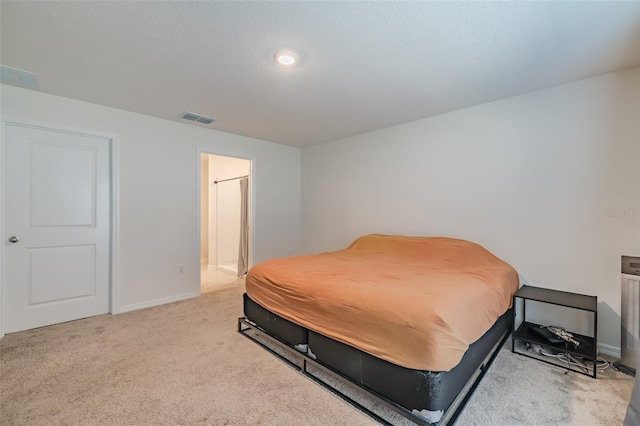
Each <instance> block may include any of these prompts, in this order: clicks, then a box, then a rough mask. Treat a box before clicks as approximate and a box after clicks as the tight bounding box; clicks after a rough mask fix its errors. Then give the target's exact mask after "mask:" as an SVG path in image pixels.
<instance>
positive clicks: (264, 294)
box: [246, 235, 518, 371]
mask: <svg viewBox="0 0 640 426" xmlns="http://www.w3.org/2000/svg"><path fill="white" fill-rule="evenodd" d="M246 288H247V294H248V295H249V297H251V299H253V300H254V301H255V302H257V303H258V304H260V305H262V306H263V307H265V308H267V309H269V310H270V311H272V312H274V313H276V314H278V315H280V316H282V317H283V318H286V319H288V320H290V321H292V322H294V323H296V324H299V325H301V326H303V327H306V328H308V329H310V330H314V331H316V332H318V333H320V334H323V335H325V336H327V337H330V338H332V339H335V340H338V341H340V342H342V343H345V344H348V345H351V346H354V347H356V348H358V349H360V350H362V351H364V352H367V353H369V354H371V355H374V356H376V357H379V358H382V359H384V360H387V361H389V362H392V363H394V364H397V365H400V366H403V367H406V368H412V369H417V370H429V371H448V370H450V369H451V368H453V367H454V366H455V365H457V364H458V362H459V361H460V359H461V358H462V356H463V355H464V353H465V351H466V350H467V348H468V346H469V344H471V343H473V342H474V341H476V340H477V339H479V338H480V337H481V336H482V335H483V334H484V333H485V332H486V331H487V330H489V328H490V327H491V326H492V325H493V323H494V322H495V321H496V320H497V319H498V317H500V316H501V315H502V314H504V313H505V312H506V311H507V310H508V309H509V307H510V306H511V303H512V298H513V294H514V293H515V292H516V291H517V289H518V274H517V273H516V271H515V270H514V269H513V268H512V267H511V266H510V265H509V264H507V263H505V262H504V261H502V260H500V259H498V258H497V257H496V256H494V255H493V254H491V253H490V252H489V251H487V250H486V249H484V248H483V247H482V246H480V245H478V244H474V243H471V242H469V241H464V240H458V239H453V238H445V237H407V236H392V235H391V236H390V235H366V236H363V237H360V238H358V239H357V240H355V241H354V242H353V243H352V244H351V245H350V246H349V247H348V248H346V249H344V250H338V251H334V252H327V253H320V254H315V255H308V256H293V257H287V258H279V259H272V260H268V261H265V262H262V263H260V264H258V265H256V266H254V267H253V268H251V270H250V271H249V273H248V274H247V278H246Z"/></svg>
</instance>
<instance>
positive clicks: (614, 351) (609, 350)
mask: <svg viewBox="0 0 640 426" xmlns="http://www.w3.org/2000/svg"><path fill="white" fill-rule="evenodd" d="M598 348H600V352H601V353H602V354H604V355H609V356H612V357H614V358H618V359H619V358H620V348H619V347H617V346H611V345H605V344H603V343H598Z"/></svg>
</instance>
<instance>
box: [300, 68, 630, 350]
mask: <svg viewBox="0 0 640 426" xmlns="http://www.w3.org/2000/svg"><path fill="white" fill-rule="evenodd" d="M639 105H640V72H639V69H638V68H635V69H632V70H627V71H624V72H619V73H612V74H607V75H603V76H600V77H596V78H591V79H587V80H583V81H579V82H575V83H571V84H567V85H563V86H558V87H555V88H551V89H548V90H544V91H539V92H535V93H530V94H526V95H523V96H518V97H514V98H509V99H505V100H500V101H496V102H492V103H488V104H484V105H479V106H476V107H472V108H467V109H464V110H460V111H456V112H452V113H448V114H444V115H440V116H437V117H432V118H428V119H424V120H420V121H415V122H411V123H407V124H404V125H400V126H395V127H392V128H387V129H383V130H380V131H376V132H372V133H368V134H364V135H359V136H355V137H351V138H347V139H344V140H340V141H336V142H331V143H327V144H322V145H318V146H314V147H310V148H306V149H304V150H303V155H302V157H303V161H302V165H303V166H302V167H303V180H302V190H303V199H302V200H303V208H302V213H303V215H302V217H303V249H304V251H305V252H318V251H323V250H332V249H338V248H342V247H345V246H346V245H347V244H349V242H351V241H352V240H353V239H354V238H356V237H357V236H359V235H362V234H366V233H374V232H375V233H389V234H411V235H445V236H452V237H457V238H463V239H468V240H471V241H475V242H478V243H480V244H482V245H484V246H485V247H486V248H487V249H489V250H490V251H492V252H493V253H494V254H496V255H497V256H499V257H501V258H502V259H504V260H506V261H507V262H509V263H510V264H512V265H513V266H514V267H515V268H516V269H517V270H518V271H519V272H520V273H521V274H522V275H523V276H524V278H525V279H526V280H527V281H528V282H529V283H530V284H531V285H537V286H541V287H548V288H554V289H562V290H566V291H573V292H579V293H585V294H591V295H597V296H598V301H599V302H603V303H601V304H600V309H599V315H600V316H599V341H600V342H601V343H602V345H604V346H607V345H609V346H611V347H613V348H619V346H620V318H619V315H620V256H621V255H623V254H626V255H636V256H640V215H639V214H638V213H639V212H640V127H639V124H638V122H639V121H640V106H639ZM611 212H613V215H611ZM620 212H622V213H620ZM618 214H620V215H621V216H618Z"/></svg>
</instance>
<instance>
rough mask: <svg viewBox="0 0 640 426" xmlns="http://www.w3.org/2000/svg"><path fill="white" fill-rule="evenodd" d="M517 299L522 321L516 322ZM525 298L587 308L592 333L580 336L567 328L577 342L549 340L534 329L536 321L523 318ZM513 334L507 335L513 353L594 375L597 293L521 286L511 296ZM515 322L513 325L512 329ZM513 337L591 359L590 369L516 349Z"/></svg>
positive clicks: (568, 306)
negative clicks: (534, 355)
mask: <svg viewBox="0 0 640 426" xmlns="http://www.w3.org/2000/svg"><path fill="white" fill-rule="evenodd" d="M518 299H521V300H522V322H521V323H520V325H519V326H517V323H516V309H515V308H516V307H517V305H516V303H517V301H518ZM527 300H534V301H536V302H542V303H548V304H551V305H557V306H565V307H567V308H571V309H580V310H583V311H587V312H591V313H592V317H593V336H584V335H581V334H577V333H573V332H570V333H571V334H572V335H573V336H574V338H575V339H576V340H578V341H579V342H580V345H579V346H576V345H575V344H573V343H570V342H567V341H564V340H563V341H561V342H557V343H554V342H550V341H549V340H547V339H546V338H545V337H543V336H541V335H540V334H538V333H536V331H534V329H535V328H540V327H541V325H540V324H534V323H532V322H528V321H527ZM513 306H514V309H513V327H514V332H513V338H512V339H511V352H513V353H517V354H519V355H524V356H527V357H529V358H534V359H537V360H539V361H543V362H546V363H547V364H551V365H555V366H558V367H564V368H568V369H569V370H571V371H576V372H578V373H581V374H584V375H587V376H591V377H593V378H594V379H595V378H596V370H597V368H596V363H597V360H596V358H597V357H598V297H597V296H587V295H584V294H577V293H569V292H566V291H558V290H550V289H547V288H541V287H532V286H528V285H525V286H522V287H521V288H520V290H518V292H517V293H516V294H515V295H514V296H513ZM516 326H517V329H516ZM516 340H519V341H523V342H526V343H529V344H531V345H533V344H536V345H540V347H542V348H548V349H550V350H552V351H553V352H562V353H567V354H571V355H573V356H578V357H581V358H583V359H584V360H585V361H590V362H593V368H592V369H591V368H589V370H592V371H593V373H592V374H589V373H588V372H584V371H581V370H580V369H578V368H576V367H573V366H571V365H567V363H562V361H559V360H558V361H555V359H554V358H550V359H551V360H554V361H553V362H552V361H550V360H547V359H541V358H538V357H533V356H531V355H528V354H527V353H524V352H518V351H516Z"/></svg>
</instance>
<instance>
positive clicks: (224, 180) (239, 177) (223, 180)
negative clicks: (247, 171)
mask: <svg viewBox="0 0 640 426" xmlns="http://www.w3.org/2000/svg"><path fill="white" fill-rule="evenodd" d="M248 177H249V175H245V176H238V177H234V178H229V179H220V180H214V181H213V183H214V184H216V183H218V182H226V181H228V180H236V179H243V178H248Z"/></svg>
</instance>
